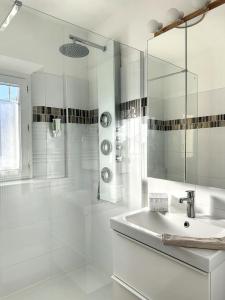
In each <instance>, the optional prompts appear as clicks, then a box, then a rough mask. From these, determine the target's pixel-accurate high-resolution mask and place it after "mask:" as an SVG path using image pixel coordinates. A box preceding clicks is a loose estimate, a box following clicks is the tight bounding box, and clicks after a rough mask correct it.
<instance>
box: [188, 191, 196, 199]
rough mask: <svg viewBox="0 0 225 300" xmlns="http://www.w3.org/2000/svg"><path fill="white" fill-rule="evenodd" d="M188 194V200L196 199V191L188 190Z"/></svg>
mask: <svg viewBox="0 0 225 300" xmlns="http://www.w3.org/2000/svg"><path fill="white" fill-rule="evenodd" d="M186 193H187V197H188V198H194V197H195V191H193V190H188V191H186Z"/></svg>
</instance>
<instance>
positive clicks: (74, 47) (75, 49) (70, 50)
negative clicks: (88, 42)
mask: <svg viewBox="0 0 225 300" xmlns="http://www.w3.org/2000/svg"><path fill="white" fill-rule="evenodd" d="M59 51H60V52H61V53H62V54H63V55H65V56H68V57H72V58H75V57H77V58H79V57H85V56H87V55H88V54H89V50H88V48H87V47H85V46H82V45H80V44H77V43H76V42H73V43H68V44H64V45H62V46H61V47H60V48H59Z"/></svg>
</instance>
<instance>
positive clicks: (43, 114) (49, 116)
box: [33, 106, 66, 123]
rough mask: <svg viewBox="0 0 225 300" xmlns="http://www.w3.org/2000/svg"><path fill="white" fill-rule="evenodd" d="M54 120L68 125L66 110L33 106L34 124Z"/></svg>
mask: <svg viewBox="0 0 225 300" xmlns="http://www.w3.org/2000/svg"><path fill="white" fill-rule="evenodd" d="M53 119H61V120H62V123H66V109H64V108H57V107H49V106H33V122H52V120H53Z"/></svg>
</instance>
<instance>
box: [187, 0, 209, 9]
mask: <svg viewBox="0 0 225 300" xmlns="http://www.w3.org/2000/svg"><path fill="white" fill-rule="evenodd" d="M210 2H211V0H192V1H191V4H192V6H193V7H194V8H195V9H201V8H204V7H207V5H208V4H209V3H210Z"/></svg>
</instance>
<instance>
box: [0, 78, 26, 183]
mask: <svg viewBox="0 0 225 300" xmlns="http://www.w3.org/2000/svg"><path fill="white" fill-rule="evenodd" d="M0 83H3V84H4V83H5V84H6V85H12V86H13V85H14V86H19V87H20V98H19V104H18V105H19V135H20V137H19V139H20V140H19V143H20V162H19V170H18V171H17V170H5V171H0V181H11V180H19V179H26V178H31V177H32V139H31V121H32V119H31V116H32V114H31V97H30V80H29V78H28V77H26V76H24V77H19V76H18V77H17V76H14V75H13V76H11V75H8V74H2V73H1V72H0Z"/></svg>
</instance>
